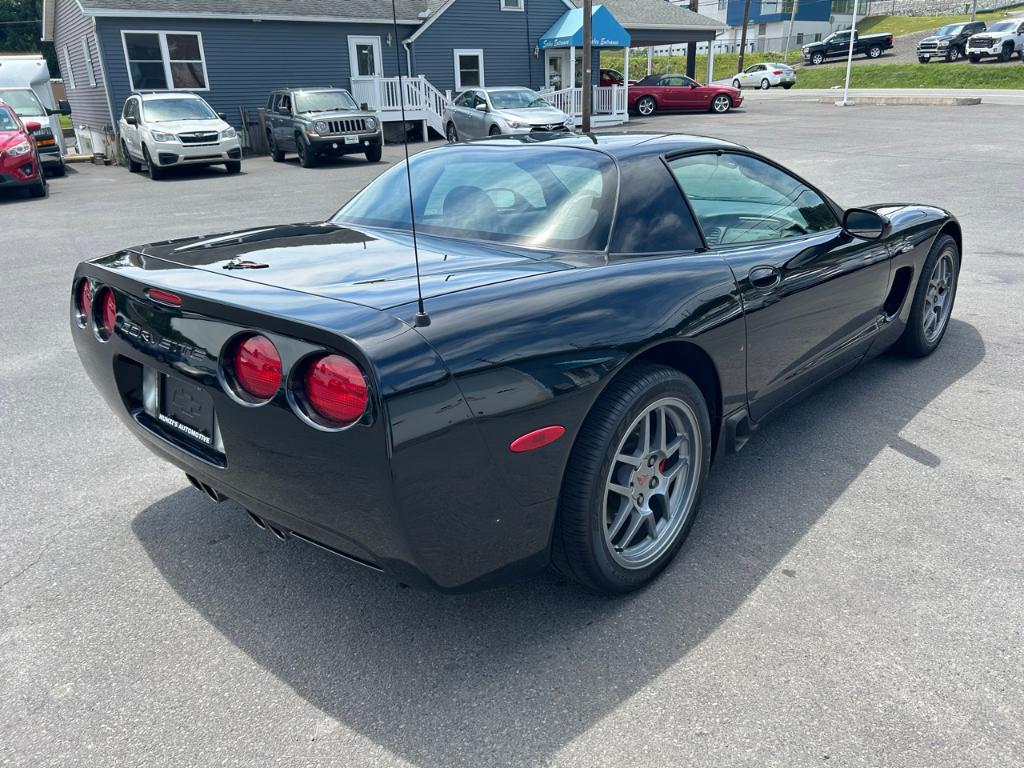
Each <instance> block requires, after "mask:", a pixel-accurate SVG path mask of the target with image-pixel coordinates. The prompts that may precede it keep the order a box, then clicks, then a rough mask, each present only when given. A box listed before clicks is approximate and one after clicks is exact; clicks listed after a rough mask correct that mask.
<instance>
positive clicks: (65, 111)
mask: <svg viewBox="0 0 1024 768" xmlns="http://www.w3.org/2000/svg"><path fill="white" fill-rule="evenodd" d="M57 110H58V111H59V112H60V113H61V114H62V115H70V114H71V104H70V103H69V102H68V101H67V99H61V100H60V101H58V102H57Z"/></svg>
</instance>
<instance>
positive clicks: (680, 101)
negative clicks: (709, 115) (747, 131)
mask: <svg viewBox="0 0 1024 768" xmlns="http://www.w3.org/2000/svg"><path fill="white" fill-rule="evenodd" d="M742 103H743V95H742V94H741V93H740V92H739V90H738V89H736V88H730V87H729V86H727V85H701V84H700V83H698V82H697V81H696V80H693V79H691V78H689V77H687V76H686V75H648V76H647V77H645V78H644V79H643V80H641V81H639V82H638V83H636V84H635V85H630V86H629V110H630V112H636V113H638V114H640V115H643V116H644V117H649V116H650V115H653V114H654V113H655V112H657V111H658V110H664V111H666V112H667V111H674V110H700V111H706V110H711V111H712V112H718V113H719V114H721V113H724V112H728V111H729V110H730V109H732V108H733V107H738V106H739V105H740V104H742Z"/></svg>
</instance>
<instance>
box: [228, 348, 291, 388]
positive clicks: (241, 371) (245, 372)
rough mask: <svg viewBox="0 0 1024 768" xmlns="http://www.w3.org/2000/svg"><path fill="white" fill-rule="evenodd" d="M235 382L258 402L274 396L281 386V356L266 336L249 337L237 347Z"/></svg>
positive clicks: (234, 361)
mask: <svg viewBox="0 0 1024 768" xmlns="http://www.w3.org/2000/svg"><path fill="white" fill-rule="evenodd" d="M233 363H234V373H235V380H236V381H237V382H238V386H240V387H241V388H242V390H243V391H244V392H245V393H246V394H248V395H250V396H252V397H255V398H256V399H257V400H267V399H268V398H271V397H273V396H274V394H275V393H276V392H277V390H278V389H279V388H280V386H281V375H282V367H281V356H280V355H279V354H277V348H276V347H275V346H274V344H273V342H272V341H271V340H270V339H268V338H267V337H266V336H249V337H247V338H246V339H244V340H243V341H242V342H241V343H240V344H238V346H237V347H235V355H234V360H233Z"/></svg>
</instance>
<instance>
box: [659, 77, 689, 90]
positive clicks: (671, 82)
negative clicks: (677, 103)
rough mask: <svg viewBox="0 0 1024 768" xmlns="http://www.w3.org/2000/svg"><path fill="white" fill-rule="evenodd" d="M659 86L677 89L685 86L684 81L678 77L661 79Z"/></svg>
mask: <svg viewBox="0 0 1024 768" xmlns="http://www.w3.org/2000/svg"><path fill="white" fill-rule="evenodd" d="M661 85H667V86H673V87H676V88H679V87H681V86H683V85H686V81H685V80H684V79H683V78H681V77H679V76H678V75H677V76H675V77H663V78H661Z"/></svg>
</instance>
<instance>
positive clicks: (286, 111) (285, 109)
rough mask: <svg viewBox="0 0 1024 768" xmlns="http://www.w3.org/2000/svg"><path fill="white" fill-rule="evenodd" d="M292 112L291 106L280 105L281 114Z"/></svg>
mask: <svg viewBox="0 0 1024 768" xmlns="http://www.w3.org/2000/svg"><path fill="white" fill-rule="evenodd" d="M291 113H292V110H291V107H278V108H277V114H279V115H290V114H291Z"/></svg>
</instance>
